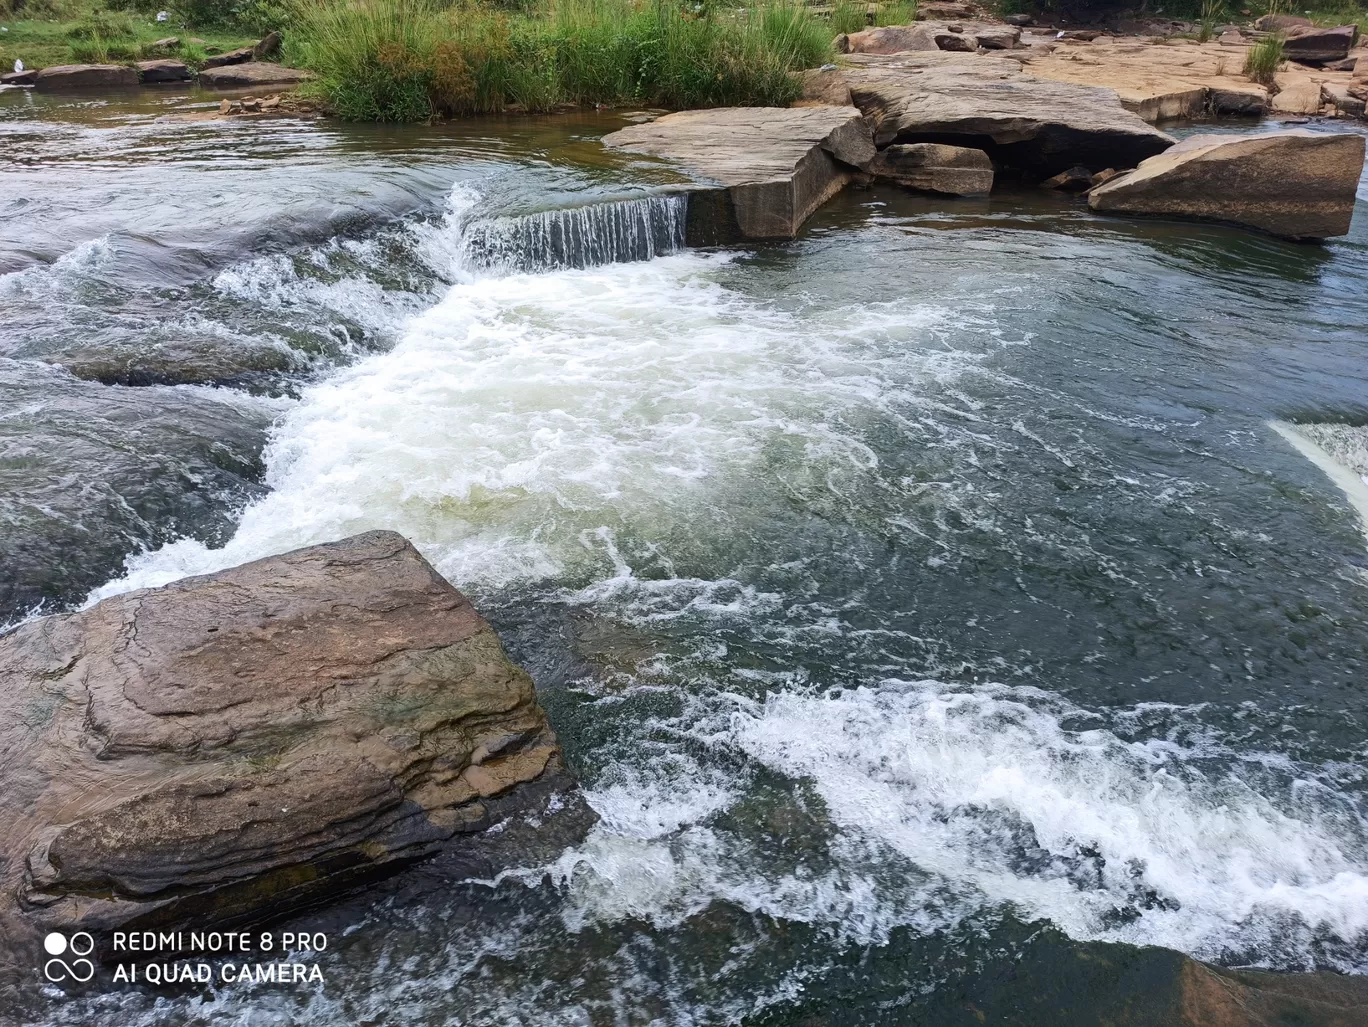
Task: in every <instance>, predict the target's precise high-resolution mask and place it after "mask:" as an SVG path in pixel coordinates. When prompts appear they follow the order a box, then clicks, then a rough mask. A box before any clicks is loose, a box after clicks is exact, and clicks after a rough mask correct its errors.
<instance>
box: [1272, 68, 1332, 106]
mask: <svg viewBox="0 0 1368 1027" xmlns="http://www.w3.org/2000/svg"><path fill="white" fill-rule="evenodd" d="M1280 77H1281V78H1282V79H1283V81H1282V82H1281V83H1280V85H1281V86H1282V88H1281V89H1279V90H1278V91H1277V92H1276V93H1275V94H1274V95H1273V99H1272V100H1270V101H1269V107H1270V109H1272V110H1274V111H1276V112H1277V113H1279V114H1318V113H1320V109H1321V84H1320V83H1319V82H1312V81H1310V80H1306V79H1300V80H1299V79H1292V78H1289V77H1286V76H1280Z"/></svg>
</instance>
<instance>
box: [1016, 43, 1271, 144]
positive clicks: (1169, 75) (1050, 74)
mask: <svg viewBox="0 0 1368 1027" xmlns="http://www.w3.org/2000/svg"><path fill="white" fill-rule="evenodd" d="M1247 49H1248V47H1247V45H1246V43H1245V41H1244V39H1243V37H1241V38H1240V41H1239V43H1238V44H1233V43H1224V42H1218V41H1212V42H1208V43H1203V44H1198V43H1196V42H1195V41H1192V40H1184V41H1182V42H1180V43H1174V44H1172V45H1167V44H1164V43H1154V42H1141V41H1140V40H1137V39H1133V38H1129V39H1127V38H1121V39H1099V40H1098V41H1097V42H1095V43H1091V44H1089V45H1088V46H1087V48H1086V49H1079V48H1076V47H1065V48H1061V49H1058V50H1055V51H1053V52H1051V53H1033V54H1031V56H1030V57H1029V58H1028V59H1027V62H1026V71H1027V73H1028V74H1031V75H1035V76H1037V77H1040V78H1050V79H1055V80H1056V81H1060V82H1076V83H1078V84H1080V85H1094V86H1104V87H1106V88H1107V89H1114V90H1115V91H1116V95H1117V96H1118V97H1119V98H1120V100H1121V104H1122V106H1123V107H1125V108H1126V109H1127V110H1129V111H1133V112H1134V113H1136V114H1138V115H1139V116H1140V117H1141V118H1143V119H1144V120H1145V121H1148V122H1150V123H1151V124H1153V123H1155V122H1160V121H1167V120H1169V119H1174V118H1195V117H1201V116H1203V115H1206V114H1209V113H1210V114H1217V115H1242V116H1257V115H1260V114H1263V113H1264V111H1265V110H1266V109H1267V108H1268V91H1267V90H1266V89H1264V87H1263V86H1260V85H1258V84H1256V83H1254V82H1250V81H1249V80H1248V79H1246V78H1245V77H1244V76H1243V75H1242V74H1241V69H1242V68H1243V67H1244V58H1245V51H1246V50H1247Z"/></svg>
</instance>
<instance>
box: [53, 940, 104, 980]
mask: <svg viewBox="0 0 1368 1027" xmlns="http://www.w3.org/2000/svg"><path fill="white" fill-rule="evenodd" d="M43 950H44V951H45V952H46V953H47V954H48V955H49V956H52V957H53V958H52V959H49V960H48V961H47V962H46V963H44V964H43V976H44V977H46V978H47V979H48V980H49V981H52V982H53V983H54V984H57V983H60V982H61V981H65V980H68V979H70V980H73V981H76V982H77V983H79V984H84V983H86V982H87V981H89V980H90V979H91V978H92V977H94V976H95V964H94V963H92V962H91V961H90V960H89V959H85V958H83V957H85V956H88V955H90V954H91V953H92V952H94V951H95V939H94V938H92V937H91V936H90V935H89V934H87V933H86V932H85V931H78V932H76V933H75V934H73V935H72V936H71V937H70V938H68V937H67V936H66V935H65V934H62V933H61V932H60V931H53V932H52V933H51V934H49V935H48V936H47V937H46V938H44V939H43ZM68 954H70V955H72V956H75V957H77V958H75V959H73V960H72V961H71V962H69V963H68V962H67V961H66V960H65V959H62V958H60V957H61V956H64V955H68Z"/></svg>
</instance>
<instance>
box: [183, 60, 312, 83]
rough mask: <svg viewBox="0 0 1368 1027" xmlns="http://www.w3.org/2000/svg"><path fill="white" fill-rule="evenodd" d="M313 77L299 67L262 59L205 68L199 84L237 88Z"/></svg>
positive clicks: (295, 81)
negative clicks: (286, 66)
mask: <svg viewBox="0 0 1368 1027" xmlns="http://www.w3.org/2000/svg"><path fill="white" fill-rule="evenodd" d="M311 78H313V76H312V75H311V74H309V72H307V71H301V70H300V69H299V68H285V67H282V66H281V65H279V64H269V63H266V62H264V61H248V62H247V63H246V64H229V65H227V66H226V67H222V68H206V69H205V70H203V71H201V72H200V76H199V81H200V85H202V86H207V87H209V88H210V89H239V88H242V87H244V86H281V85H296V84H298V83H300V82H306V81H308V80H309V79H311Z"/></svg>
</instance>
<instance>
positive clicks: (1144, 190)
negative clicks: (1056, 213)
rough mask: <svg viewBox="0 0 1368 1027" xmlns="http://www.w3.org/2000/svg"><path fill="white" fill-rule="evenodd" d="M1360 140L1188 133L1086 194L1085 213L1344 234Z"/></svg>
mask: <svg viewBox="0 0 1368 1027" xmlns="http://www.w3.org/2000/svg"><path fill="white" fill-rule="evenodd" d="M1363 154H1364V137H1363V136H1360V135H1352V134H1349V133H1340V134H1329V133H1313V132H1306V131H1287V132H1272V133H1269V134H1267V135H1257V136H1244V137H1232V136H1221V135H1199V136H1192V137H1190V138H1188V139H1185V140H1184V141H1183V142H1181V143H1179V144H1178V145H1177V146H1175V147H1173V149H1171V150H1169V151H1168V152H1166V153H1163V154H1161V155H1159V156H1157V157H1152V158H1150V159H1149V160H1147V161H1145V162H1144V163H1142V164H1141V165H1140V166H1139V167H1138V168H1136V169H1135V170H1134V171H1133V172H1131V173H1130V174H1128V175H1123V176H1121V177H1119V178H1117V179H1114V180H1113V181H1111V182H1108V183H1106V184H1105V185H1101V186H1098V187H1097V188H1096V189H1094V190H1092V192H1090V193H1089V194H1088V205H1089V206H1091V207H1092V208H1093V210H1097V211H1103V212H1106V213H1111V214H1157V215H1177V216H1180V217H1193V218H1202V219H1206V220H1212V221H1228V222H1232V223H1235V224H1241V225H1249V226H1252V227H1254V228H1261V229H1263V230H1264V231H1266V232H1271V233H1273V234H1274V235H1280V236H1283V237H1285V238H1289V239H1325V238H1328V237H1330V236H1335V235H1344V234H1345V233H1346V232H1348V231H1349V222H1350V219H1351V218H1352V216H1353V212H1354V194H1355V191H1356V189H1357V187H1358V181H1359V176H1360V175H1361V174H1362V172H1363Z"/></svg>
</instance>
